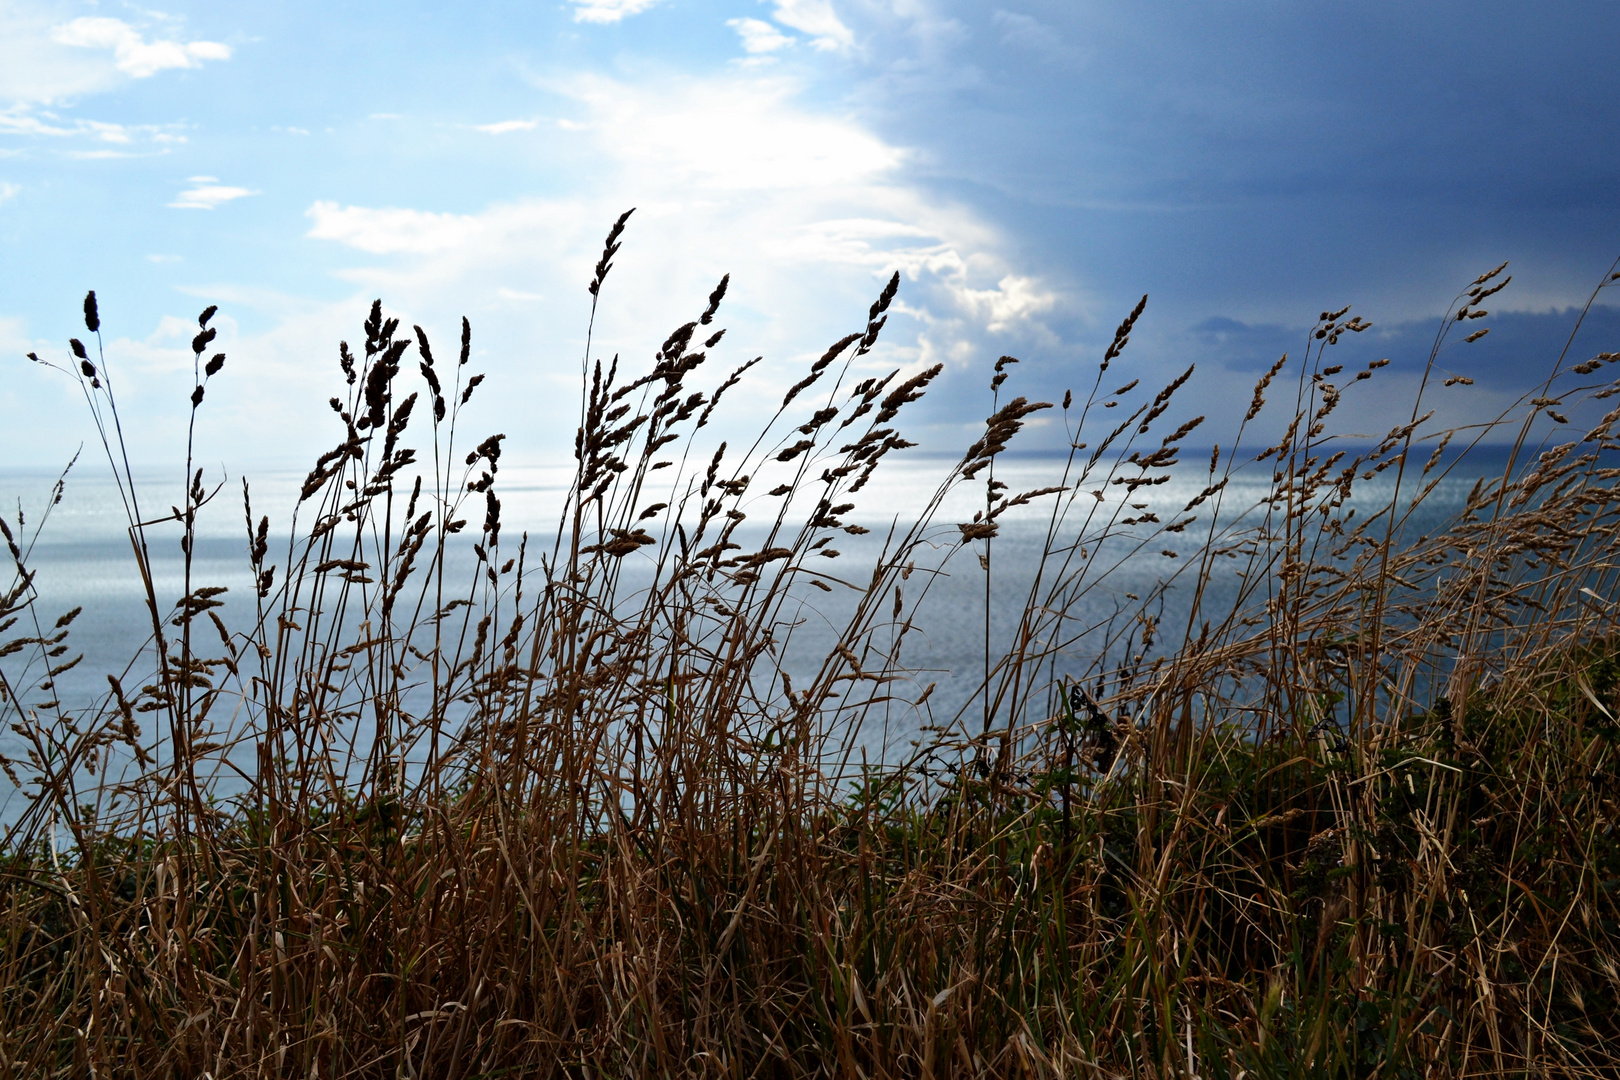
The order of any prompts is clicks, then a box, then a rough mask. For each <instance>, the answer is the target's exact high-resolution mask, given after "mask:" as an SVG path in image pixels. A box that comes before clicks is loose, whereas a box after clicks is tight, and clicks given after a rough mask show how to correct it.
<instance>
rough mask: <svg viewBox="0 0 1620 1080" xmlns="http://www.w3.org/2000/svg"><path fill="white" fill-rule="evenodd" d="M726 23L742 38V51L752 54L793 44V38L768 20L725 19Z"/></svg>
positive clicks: (773, 50)
mask: <svg viewBox="0 0 1620 1080" xmlns="http://www.w3.org/2000/svg"><path fill="white" fill-rule="evenodd" d="M726 25H727V26H729V27H731V28H732V29H733V30H735V31H737V36H738V37H740V38H742V47H743V51H744V52H746V53H749V54H752V55H756V56H757V55H759V54H761V53H769V52H775V51H776V50H777V49H783V48H786V47H787V46H789V45H792V44H793V39H792V38H790V37H788V36H787V35H786V34H784V33H782V31H780V30H778V29H777V28H776V27H774V26H772V25H771V24H770V23H768V22H762V21H761V20H759V19H727V20H726Z"/></svg>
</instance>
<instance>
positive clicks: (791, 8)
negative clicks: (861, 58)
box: [772, 0, 855, 52]
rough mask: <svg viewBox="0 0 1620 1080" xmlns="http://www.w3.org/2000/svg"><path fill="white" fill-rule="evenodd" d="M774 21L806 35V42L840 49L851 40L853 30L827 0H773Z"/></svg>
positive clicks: (833, 49)
mask: <svg viewBox="0 0 1620 1080" xmlns="http://www.w3.org/2000/svg"><path fill="white" fill-rule="evenodd" d="M772 18H774V19H775V20H776V21H777V22H779V23H781V24H782V25H783V26H790V27H792V28H793V29H795V30H798V31H799V32H801V33H804V34H808V35H809V36H810V44H811V45H813V46H815V47H816V48H818V49H825V50H827V51H829V52H842V51H843V50H845V49H848V48H850V47H851V46H853V45H854V44H855V34H854V32H853V31H851V30H850V28H849V27H847V26H845V25H844V23H843V20H841V19H839V17H838V13H837V12H835V11H834V10H833V6H832V3H831V2H830V0H776V11H775V13H774V14H773V16H772Z"/></svg>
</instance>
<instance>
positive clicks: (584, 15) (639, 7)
mask: <svg viewBox="0 0 1620 1080" xmlns="http://www.w3.org/2000/svg"><path fill="white" fill-rule="evenodd" d="M658 2H659V0H574V21H575V22H588V23H616V22H619V21H620V20H621V19H624V18H627V17H628V16H631V15H640V14H641V13H642V12H643V11H646V10H647V9H648V8H650V7H652V6H653V5H654V4H657V3H658Z"/></svg>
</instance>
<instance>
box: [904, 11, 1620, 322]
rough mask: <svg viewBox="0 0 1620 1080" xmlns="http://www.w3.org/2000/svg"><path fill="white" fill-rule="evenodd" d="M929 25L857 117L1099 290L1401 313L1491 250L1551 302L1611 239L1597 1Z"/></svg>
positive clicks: (1045, 260)
mask: <svg viewBox="0 0 1620 1080" xmlns="http://www.w3.org/2000/svg"><path fill="white" fill-rule="evenodd" d="M931 26H932V30H931V32H930V33H927V34H924V33H921V32H918V31H915V30H913V31H912V37H911V38H910V39H909V40H911V41H912V42H914V44H913V45H911V46H910V48H911V55H910V58H909V62H907V63H892V64H890V65H889V68H888V69H887V73H886V74H885V75H884V77H883V80H882V82H883V86H884V92H883V93H882V94H881V95H880V96H879V100H880V101H882V102H883V103H884V107H885V108H886V110H887V111H886V112H885V113H884V115H883V116H882V118H881V123H882V124H883V125H884V126H885V128H886V130H888V131H890V132H891V133H892V136H893V137H894V138H895V139H897V140H898V141H901V142H905V143H908V144H912V145H918V146H921V147H923V148H924V150H925V164H924V165H923V168H924V169H925V170H926V171H927V172H929V173H930V174H931V175H932V176H933V178H934V182H935V183H937V184H938V185H939V186H940V189H941V190H942V191H945V192H947V193H949V194H952V195H953V196H956V197H960V198H963V199H965V200H969V201H973V202H975V203H977V204H979V205H981V206H985V207H988V208H990V209H991V211H992V212H993V213H994V214H995V215H996V216H997V217H998V219H999V220H1001V221H1003V222H1004V223H1006V225H1007V226H1008V228H1009V231H1010V232H1011V233H1012V234H1013V235H1014V238H1015V242H1017V243H1019V244H1020V245H1021V246H1022V249H1023V255H1024V257H1025V258H1026V259H1027V260H1028V261H1029V263H1030V264H1031V265H1032V266H1034V267H1039V268H1040V269H1041V270H1042V271H1043V272H1044V273H1046V274H1048V275H1050V276H1052V277H1058V278H1066V279H1068V280H1071V281H1074V282H1076V283H1077V284H1078V285H1080V286H1081V287H1083V288H1085V289H1086V290H1088V291H1089V292H1091V293H1092V294H1093V295H1096V296H1098V297H1100V298H1102V299H1103V300H1105V301H1107V306H1117V305H1118V304H1123V303H1124V302H1125V300H1126V299H1127V297H1128V296H1129V295H1130V294H1132V293H1140V292H1142V291H1148V292H1152V293H1153V294H1154V296H1155V299H1156V301H1157V302H1159V303H1160V304H1161V306H1168V307H1169V308H1172V309H1173V312H1174V315H1175V317H1176V318H1178V319H1181V320H1184V321H1186V322H1187V323H1196V322H1198V321H1199V320H1200V319H1203V318H1206V317H1208V316H1211V315H1215V314H1224V315H1226V316H1227V317H1230V318H1234V319H1238V320H1242V321H1245V322H1248V321H1258V322H1272V321H1278V320H1284V319H1287V320H1291V319H1292V318H1293V317H1295V316H1297V314H1298V313H1299V312H1300V311H1301V310H1310V309H1314V308H1317V307H1320V306H1324V305H1332V306H1337V305H1338V304H1339V302H1340V301H1339V297H1340V296H1342V295H1347V294H1349V295H1353V296H1354V297H1356V298H1358V302H1360V303H1362V304H1364V305H1370V306H1374V307H1379V308H1383V309H1386V310H1387V309H1389V308H1391V307H1392V306H1394V305H1397V304H1399V305H1404V307H1403V310H1401V311H1400V312H1399V313H1398V314H1399V315H1400V317H1405V318H1414V317H1416V316H1417V315H1418V314H1420V312H1421V311H1422V310H1423V309H1425V308H1427V307H1429V306H1432V303H1433V301H1434V300H1438V301H1439V302H1440V303H1443V302H1444V297H1445V296H1449V295H1450V292H1451V291H1452V288H1453V287H1454V284H1455V282H1456V281H1457V280H1459V279H1461V280H1467V279H1468V278H1471V277H1473V275H1474V274H1476V273H1478V272H1479V271H1480V270H1481V269H1483V268H1486V267H1488V266H1490V265H1494V263H1495V262H1499V261H1501V260H1502V259H1505V258H1513V259H1515V261H1516V264H1517V267H1518V269H1519V270H1520V273H1521V281H1525V282H1528V283H1530V287H1531V288H1532V289H1533V290H1534V291H1535V294H1536V296H1537V297H1538V298H1540V300H1541V302H1546V303H1553V302H1562V303H1569V302H1574V301H1575V299H1576V294H1578V293H1579V292H1581V291H1583V289H1582V286H1583V285H1584V283H1585V281H1586V280H1587V279H1588V278H1589V277H1590V275H1591V274H1592V273H1594V272H1595V270H1596V269H1597V268H1599V267H1600V266H1601V265H1604V264H1606V263H1607V262H1608V261H1609V260H1610V259H1611V258H1612V257H1613V255H1614V253H1615V250H1616V249H1620V94H1617V93H1616V91H1617V90H1620V65H1616V64H1615V63H1614V62H1613V58H1612V51H1613V44H1614V42H1615V41H1616V40H1620V33H1617V32H1620V4H1615V3H1612V2H1607V0H1584V2H1573V0H1572V2H1558V3H1548V4H1539V5H1524V4H1508V3H1452V2H1440V3H1428V4H1410V3H1391V2H1383V0H1366V2H1358V3H1316V4H1298V3H1282V2H1245V3H1208V2H1200V3H1191V2H1179V3H1164V4H1154V5H1142V4H1130V5H1124V4H1107V5H1105V4H1095V3H1087V4H1076V3H1068V2H1044V0H1009V2H1008V3H1005V4H1003V5H1001V6H1000V7H999V8H998V7H994V6H990V5H982V4H977V3H971V2H968V0H951V2H948V3H945V4H942V5H939V6H938V7H937V17H936V18H935V20H934V21H933V23H932V24H931ZM896 33H897V37H898V36H899V34H898V30H897V32H896ZM895 48H897V49H901V48H902V46H900V45H896V46H895ZM1431 298H1432V299H1431ZM1111 329H1112V323H1111V322H1108V321H1107V320H1100V325H1098V326H1095V327H1093V328H1092V331H1091V336H1093V337H1096V336H1100V335H1105V334H1106V333H1108V331H1109V330H1111Z"/></svg>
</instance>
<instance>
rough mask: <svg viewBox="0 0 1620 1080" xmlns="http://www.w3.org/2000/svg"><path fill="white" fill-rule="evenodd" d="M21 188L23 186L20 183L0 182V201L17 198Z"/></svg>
mask: <svg viewBox="0 0 1620 1080" xmlns="http://www.w3.org/2000/svg"><path fill="white" fill-rule="evenodd" d="M21 190H22V187H21V186H20V185H18V184H0V203H3V202H6V201H7V200H9V199H13V198H16V196H17V192H19V191H21Z"/></svg>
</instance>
